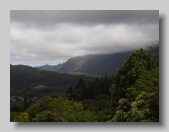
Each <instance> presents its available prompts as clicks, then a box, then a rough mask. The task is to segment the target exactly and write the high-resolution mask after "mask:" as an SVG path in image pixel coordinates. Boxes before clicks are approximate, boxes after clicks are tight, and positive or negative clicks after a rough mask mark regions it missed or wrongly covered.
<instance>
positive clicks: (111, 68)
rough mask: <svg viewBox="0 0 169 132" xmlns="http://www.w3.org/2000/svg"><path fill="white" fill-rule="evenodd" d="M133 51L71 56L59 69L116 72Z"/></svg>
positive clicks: (91, 72)
mask: <svg viewBox="0 0 169 132" xmlns="http://www.w3.org/2000/svg"><path fill="white" fill-rule="evenodd" d="M130 54H131V52H124V53H116V54H98V55H86V56H78V57H72V58H70V59H69V60H68V61H67V62H66V63H64V64H63V66H62V67H61V68H60V70H59V71H61V72H85V73H89V74H104V73H111V74H112V73H116V72H117V70H118V69H119V68H120V67H121V65H122V64H123V62H124V61H125V60H126V59H128V57H129V56H130Z"/></svg>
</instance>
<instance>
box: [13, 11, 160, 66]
mask: <svg viewBox="0 0 169 132" xmlns="http://www.w3.org/2000/svg"><path fill="white" fill-rule="evenodd" d="M10 13H11V14H10V56H11V59H10V61H11V63H13V64H18V63H22V64H28V65H42V64H57V63H61V62H64V61H66V60H67V59H69V58H70V57H73V56H79V55H85V54H100V53H102V54H105V53H115V52H122V51H129V50H135V49H138V48H141V47H142V48H145V46H146V45H149V44H151V43H153V42H155V41H156V40H157V41H158V40H159V12H158V11H134V10H133V11H113V10H112V11H20V10H19V11H14V10H12V11H11V12H10Z"/></svg>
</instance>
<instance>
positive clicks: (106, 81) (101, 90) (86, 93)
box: [66, 74, 112, 101]
mask: <svg viewBox="0 0 169 132" xmlns="http://www.w3.org/2000/svg"><path fill="white" fill-rule="evenodd" d="M111 85H112V78H111V77H107V74H106V75H105V76H104V77H102V78H100V79H99V78H96V80H95V81H93V82H91V83H88V85H86V83H85V82H84V80H83V79H82V78H81V79H80V80H79V81H78V83H77V85H76V87H75V88H74V89H73V88H72V87H69V89H68V91H67V95H66V96H67V97H68V99H74V100H78V101H82V100H84V99H95V98H96V97H97V96H98V95H101V94H105V95H107V96H109V97H110V90H109V88H110V86H111Z"/></svg>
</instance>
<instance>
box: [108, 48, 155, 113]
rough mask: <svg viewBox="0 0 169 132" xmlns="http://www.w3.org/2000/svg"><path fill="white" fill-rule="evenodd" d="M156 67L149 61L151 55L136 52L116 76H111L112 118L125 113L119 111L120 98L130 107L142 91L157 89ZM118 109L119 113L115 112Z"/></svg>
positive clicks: (145, 52) (144, 52)
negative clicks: (127, 102)
mask: <svg viewBox="0 0 169 132" xmlns="http://www.w3.org/2000/svg"><path fill="white" fill-rule="evenodd" d="M157 67H158V65H157V63H156V62H155V61H154V60H152V59H151V55H150V54H149V53H148V52H147V51H144V50H143V49H140V50H136V51H135V52H133V53H132V54H131V55H130V57H129V59H128V60H126V61H125V62H124V63H123V65H122V67H121V69H119V71H118V72H117V74H115V75H114V76H113V83H112V86H111V87H110V91H111V96H112V110H113V112H112V114H113V116H117V115H116V114H117V113H118V114H119V113H120V114H121V113H122V111H123V112H127V111H126V110H124V109H119V108H120V101H121V99H122V98H124V99H128V100H129V102H130V105H131V103H132V102H133V101H134V100H135V98H136V97H137V96H138V95H139V94H140V93H141V92H142V91H146V92H152V91H153V90H154V89H158V88H157V87H158V70H157V69H156V68H157ZM155 69H156V70H155ZM153 74H154V75H153ZM156 86H157V87H156ZM157 95H158V94H157ZM118 102H119V103H118ZM118 109H119V110H120V111H119V112H117V111H116V110H118ZM121 110H122V111H121ZM123 114H124V113H123Z"/></svg>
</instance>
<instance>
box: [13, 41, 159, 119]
mask: <svg viewBox="0 0 169 132" xmlns="http://www.w3.org/2000/svg"><path fill="white" fill-rule="evenodd" d="M149 48H150V49H154V48H156V49H158V51H159V43H158V44H156V45H154V46H151V47H149ZM158 51H157V53H156V54H155V56H154V55H151V54H150V53H148V52H147V51H145V50H143V49H140V50H136V51H135V52H133V53H131V55H130V56H129V58H128V59H127V60H126V61H125V62H124V63H123V64H122V66H121V68H120V69H119V70H118V71H117V72H116V74H114V75H112V76H107V75H105V76H104V77H99V78H98V77H95V78H94V79H93V78H91V79H93V80H87V79H85V78H84V76H83V77H82V76H81V77H80V78H79V79H78V80H76V84H75V85H69V83H67V84H65V85H69V87H68V88H67V90H66V92H65V94H64V95H60V96H59V95H58V96H51V95H50V96H49V95H47V96H40V97H39V98H38V99H31V98H30V97H29V96H30V95H31V94H32V93H30V92H29V90H27V92H25V96H24V101H20V103H16V104H15V105H11V107H12V108H11V113H10V117H11V118H10V120H11V121H12V122H159V59H158V58H159V56H158ZM11 68H13V66H12V67H11ZM21 69H22V66H21ZM21 69H20V70H18V71H15V70H14V71H13V70H11V72H16V73H15V75H16V74H22V72H24V71H22V70H21ZM29 69H31V68H29V67H28V69H27V70H29ZM33 70H34V71H33ZM35 71H36V72H35ZM38 72H39V74H37V69H31V71H30V72H28V73H29V74H30V75H31V77H32V78H33V79H32V80H31V78H29V79H28V78H26V79H28V80H24V76H28V75H24V74H22V77H20V78H19V76H17V77H18V78H17V77H16V78H15V76H13V77H11V78H12V80H11V82H13V83H14V84H13V85H11V87H12V88H16V87H18V86H19V84H20V83H22V85H21V86H23V85H24V86H25V88H28V86H32V87H33V88H35V89H37V90H39V91H41V90H42V91H43V89H44V87H45V86H51V87H52V85H55V83H57V82H58V81H56V82H52V80H50V79H51V76H52V75H53V77H54V74H53V73H52V74H49V73H50V72H49V71H48V72H49V73H46V74H45V75H46V76H45V78H41V77H42V75H44V74H43V73H44V72H46V71H41V70H39V71H38ZM12 75H14V74H12ZM69 76H70V78H69ZM71 77H72V76H71V75H68V76H67V78H68V80H69V79H70V81H71ZM78 77H79V76H78ZM35 78H36V79H35ZM40 78H41V79H42V80H43V79H44V80H43V83H42V82H41V83H39V79H40ZM88 78H90V76H88ZM18 79H20V81H17V80H18ZM48 79H49V80H48ZM55 79H56V78H54V79H53V80H55ZM30 80H31V81H32V82H31V83H29V81H30ZM42 80H41V81H42ZM56 80H57V79H56ZM22 81H23V82H22ZM30 84H31V85H30ZM37 84H39V85H37ZM48 84H51V85H48ZM70 84H71V83H70ZM20 89H21V87H20ZM20 89H19V90H20ZM11 90H13V89H11ZM30 91H31V90H30ZM52 92H53V93H55V92H56V93H57V91H52ZM11 93H12V91H11ZM44 93H46V92H44ZM18 100H21V99H18ZM18 102H19V101H18ZM17 105H18V106H17Z"/></svg>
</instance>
